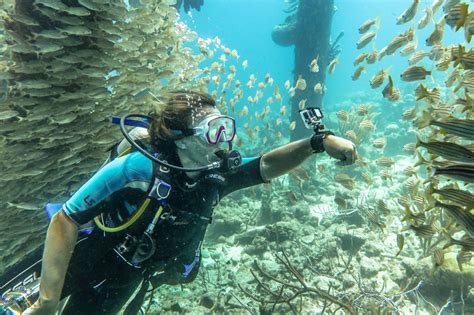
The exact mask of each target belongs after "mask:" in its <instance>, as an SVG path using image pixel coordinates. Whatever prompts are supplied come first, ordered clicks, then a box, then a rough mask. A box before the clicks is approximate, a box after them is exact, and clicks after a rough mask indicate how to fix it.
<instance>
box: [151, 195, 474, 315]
mask: <svg viewBox="0 0 474 315" xmlns="http://www.w3.org/2000/svg"><path fill="white" fill-rule="evenodd" d="M395 188H396V187H395ZM259 189H261V190H260V191H255V189H252V188H251V189H248V190H247V191H243V192H237V193H234V195H232V196H230V198H227V199H225V200H223V201H221V204H220V205H219V206H218V208H217V209H216V211H215V216H214V221H213V224H211V226H210V227H209V230H208V234H207V236H206V242H205V244H204V246H203V252H202V257H203V261H202V265H201V267H200V271H199V275H198V277H197V278H196V280H195V281H194V282H193V283H190V284H187V285H182V286H161V287H159V288H157V289H156V290H155V291H154V292H153V294H149V295H148V296H147V298H146V302H145V304H144V305H143V307H142V310H143V313H146V314H156V313H160V314H165V313H170V314H171V313H187V314H189V313H192V314H204V313H217V314H270V313H285V314H290V313H293V314H323V313H327V314H351V313H352V314H356V313H357V314H441V313H443V314H473V313H474V286H473V284H474V262H472V261H471V262H468V263H466V264H464V265H463V271H462V272H461V271H460V270H459V267H458V264H457V262H456V249H455V247H456V246H452V247H449V248H448V249H446V250H445V251H444V261H443V263H442V265H436V264H435V263H434V260H433V258H431V256H430V255H427V254H426V253H423V244H421V243H420V240H419V238H417V237H415V235H408V236H407V237H406V239H405V247H404V249H403V250H402V251H401V252H400V254H399V255H398V256H397V255H396V254H397V252H398V246H397V231H398V230H399V228H400V226H399V223H397V222H396V220H395V218H391V219H390V216H387V222H386V228H384V229H382V228H379V227H377V226H374V225H372V224H370V222H367V220H366V219H365V217H364V215H362V214H361V213H360V212H359V211H357V209H355V210H354V211H349V212H344V213H343V212H338V211H330V210H328V209H326V210H324V207H321V206H315V205H318V204H321V203H322V202H323V201H324V198H323V199H321V198H320V197H318V198H315V197H312V196H309V195H307V196H306V197H305V198H304V199H301V200H298V201H294V202H293V201H290V200H288V198H285V197H284V196H280V197H275V196H274V198H271V199H268V198H265V197H264V194H265V190H266V188H265V187H263V188H259ZM387 189H389V188H387ZM390 189H392V190H393V189H394V187H393V186H392V187H391V188H390ZM260 193H261V194H262V195H259V194H260ZM255 194H257V195H258V196H257V198H256V196H255ZM331 206H332V205H331Z"/></svg>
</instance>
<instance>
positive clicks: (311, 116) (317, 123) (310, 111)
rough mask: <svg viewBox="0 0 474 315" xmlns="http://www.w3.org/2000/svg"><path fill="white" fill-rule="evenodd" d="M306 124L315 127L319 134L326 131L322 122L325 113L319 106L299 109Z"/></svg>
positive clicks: (310, 127) (307, 126)
mask: <svg viewBox="0 0 474 315" xmlns="http://www.w3.org/2000/svg"><path fill="white" fill-rule="evenodd" d="M299 113H300V115H301V119H303V122H304V125H305V127H306V128H308V129H313V130H314V132H315V133H317V134H319V133H321V132H323V131H324V125H323V124H322V123H321V120H322V119H323V117H324V115H323V112H322V111H321V108H319V107H308V108H305V109H301V110H300V111H299Z"/></svg>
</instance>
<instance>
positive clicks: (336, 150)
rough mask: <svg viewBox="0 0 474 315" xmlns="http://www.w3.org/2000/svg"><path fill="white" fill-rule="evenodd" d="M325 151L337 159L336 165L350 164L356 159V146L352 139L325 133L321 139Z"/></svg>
mask: <svg viewBox="0 0 474 315" xmlns="http://www.w3.org/2000/svg"><path fill="white" fill-rule="evenodd" d="M323 146H324V149H325V150H326V153H327V154H328V155H329V156H330V157H333V158H335V159H338V160H339V162H337V163H336V164H337V165H351V164H354V162H355V161H356V159H357V153H356V146H355V144H354V143H353V142H352V141H349V140H346V139H344V138H340V137H337V136H333V135H327V136H326V138H324V140H323Z"/></svg>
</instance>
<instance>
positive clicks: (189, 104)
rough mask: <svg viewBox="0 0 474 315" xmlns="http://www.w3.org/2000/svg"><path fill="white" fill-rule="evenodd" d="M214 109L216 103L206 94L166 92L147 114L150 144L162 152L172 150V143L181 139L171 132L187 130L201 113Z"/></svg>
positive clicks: (181, 91)
mask: <svg viewBox="0 0 474 315" xmlns="http://www.w3.org/2000/svg"><path fill="white" fill-rule="evenodd" d="M214 108H216V101H215V100H214V99H213V98H212V96H211V95H209V94H207V93H204V92H197V91H191V90H175V91H170V92H167V93H166V95H164V96H162V97H160V98H159V102H158V104H157V105H156V106H155V107H154V108H153V110H152V111H151V112H150V113H149V115H150V117H151V123H150V126H149V127H148V133H149V135H150V140H151V144H152V145H153V146H155V147H156V148H159V149H160V150H162V151H163V150H169V149H172V148H174V147H175V144H174V141H175V140H178V139H181V138H183V137H182V136H180V135H177V134H176V133H175V132H173V130H184V129H188V128H189V126H190V125H192V124H194V121H195V120H196V119H197V118H199V117H200V116H202V114H203V112H204V113H205V112H206V110H209V109H214Z"/></svg>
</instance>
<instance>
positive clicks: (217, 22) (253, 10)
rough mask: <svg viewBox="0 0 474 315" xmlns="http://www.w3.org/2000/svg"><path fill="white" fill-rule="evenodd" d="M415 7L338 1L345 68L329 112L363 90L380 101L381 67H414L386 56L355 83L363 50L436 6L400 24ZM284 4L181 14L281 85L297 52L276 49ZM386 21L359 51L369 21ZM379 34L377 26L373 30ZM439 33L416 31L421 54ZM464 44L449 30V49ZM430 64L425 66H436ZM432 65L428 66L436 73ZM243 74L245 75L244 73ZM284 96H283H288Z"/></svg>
mask: <svg viewBox="0 0 474 315" xmlns="http://www.w3.org/2000/svg"><path fill="white" fill-rule="evenodd" d="M411 3H412V1H411V0H398V1H390V0H383V1H377V0H368V1H363V0H350V1H348V0H343V1H335V6H336V13H335V15H334V18H333V23H332V38H333V39H334V38H335V37H336V36H337V35H338V34H339V33H340V32H341V31H343V32H344V37H343V38H342V39H341V40H340V46H341V49H342V51H341V54H340V55H339V60H340V64H339V65H337V67H336V71H335V73H334V75H332V76H328V77H327V81H326V85H327V93H326V95H325V97H324V104H327V105H328V109H329V108H331V109H332V108H337V106H338V103H341V102H343V101H348V100H349V101H350V98H351V95H352V94H354V93H358V92H360V91H368V92H370V93H371V94H372V93H373V95H374V97H379V96H380V95H381V91H379V89H378V90H375V91H374V90H371V89H370V86H369V84H368V81H369V79H370V78H371V77H372V75H374V74H375V73H376V72H377V71H379V70H380V69H381V68H384V69H386V68H388V67H389V66H392V68H391V71H390V74H391V75H392V76H393V77H394V78H398V77H399V75H400V73H401V72H403V71H404V70H405V69H406V68H407V67H408V62H407V59H408V58H406V57H401V56H400V55H399V52H398V51H397V52H396V53H395V54H393V55H391V56H387V57H385V58H384V59H383V60H382V61H381V62H376V63H375V64H373V65H368V67H367V72H366V73H365V74H363V75H362V76H361V78H360V79H359V80H358V81H355V82H354V81H352V80H351V76H352V74H353V73H354V70H355V68H356V67H354V65H353V61H354V59H355V58H356V57H357V55H359V54H360V53H361V52H370V51H372V48H373V47H374V46H375V48H377V49H378V51H380V50H381V49H382V48H383V47H384V46H385V45H387V44H388V43H389V42H390V41H391V39H392V38H393V37H394V36H396V35H397V34H399V33H400V32H403V31H406V30H407V29H408V28H409V27H410V26H414V27H415V28H416V27H417V23H418V21H419V19H420V18H421V17H422V15H423V13H424V9H425V7H427V6H429V5H431V1H421V2H420V6H419V8H418V12H417V15H416V17H415V18H414V19H413V20H412V21H411V22H409V23H406V24H403V25H396V17H398V16H399V15H400V14H401V13H402V12H403V11H404V10H405V9H406V8H408V7H409V6H410V4H411ZM285 7H286V6H285V3H284V1H283V0H282V1H278V0H257V1H246V0H242V1H240V0H230V1H226V0H207V1H206V2H205V5H204V6H203V7H202V8H201V12H196V11H192V12H191V16H188V15H186V14H184V13H181V16H182V19H183V21H185V22H186V23H187V24H188V25H189V26H190V27H192V29H194V30H195V31H197V33H198V34H199V35H200V36H201V37H203V38H208V37H209V38H214V37H215V36H218V37H219V38H220V39H221V40H222V44H223V45H225V46H228V47H231V48H233V49H237V50H238V51H239V53H240V55H241V58H240V60H241V61H242V60H244V59H248V60H249V68H247V71H246V74H250V73H255V75H256V76H257V77H258V78H262V77H263V76H264V75H265V74H266V73H271V74H272V76H273V77H274V79H275V83H278V84H279V85H280V86H282V85H283V83H284V82H285V81H286V80H287V79H290V81H292V79H293V75H292V70H293V65H294V48H293V46H290V47H281V46H278V45H276V44H275V43H274V42H273V41H272V38H271V31H272V28H273V26H275V25H276V24H279V23H282V22H283V21H284V19H285V18H286V16H287V14H285V13H284V12H283V9H284V8H285ZM442 15H443V12H442V8H440V10H439V11H438V12H437V14H436V16H435V21H438V20H439V19H440V18H441V16H442ZM377 16H378V17H380V29H379V30H378V32H377V33H378V34H377V38H376V39H375V40H374V41H373V42H372V43H370V44H369V45H367V46H366V47H365V48H364V49H361V50H358V49H357V48H356V45H355V43H356V42H357V41H358V39H359V38H360V36H361V35H360V34H359V32H358V28H359V26H360V25H361V24H362V23H363V22H364V21H366V20H367V19H372V18H375V17H377ZM372 30H373V28H372ZM432 31H433V23H430V24H428V26H426V27H425V28H424V29H423V30H416V37H415V40H417V41H418V49H417V50H421V49H423V50H425V51H429V50H430V49H429V47H426V45H425V39H426V38H427V37H428V36H429V34H430V33H431V32H432ZM463 40H464V30H463V29H461V30H459V31H458V33H454V32H452V31H450V30H449V27H447V28H446V31H445V40H444V41H443V43H444V45H445V46H446V45H449V44H455V43H459V42H460V41H463ZM430 62H431V61H429V60H425V64H431V63H430ZM422 64H423V62H421V63H420V65H422ZM430 68H431V66H429V67H428V69H430ZM241 74H242V71H241ZM395 80H396V81H397V82H396V85H397V83H398V85H399V86H400V87H402V88H403V87H404V86H405V85H407V84H408V85H409V86H410V87H411V86H416V85H415V84H414V83H405V82H399V81H400V80H397V79H395ZM282 94H283V93H282Z"/></svg>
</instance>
